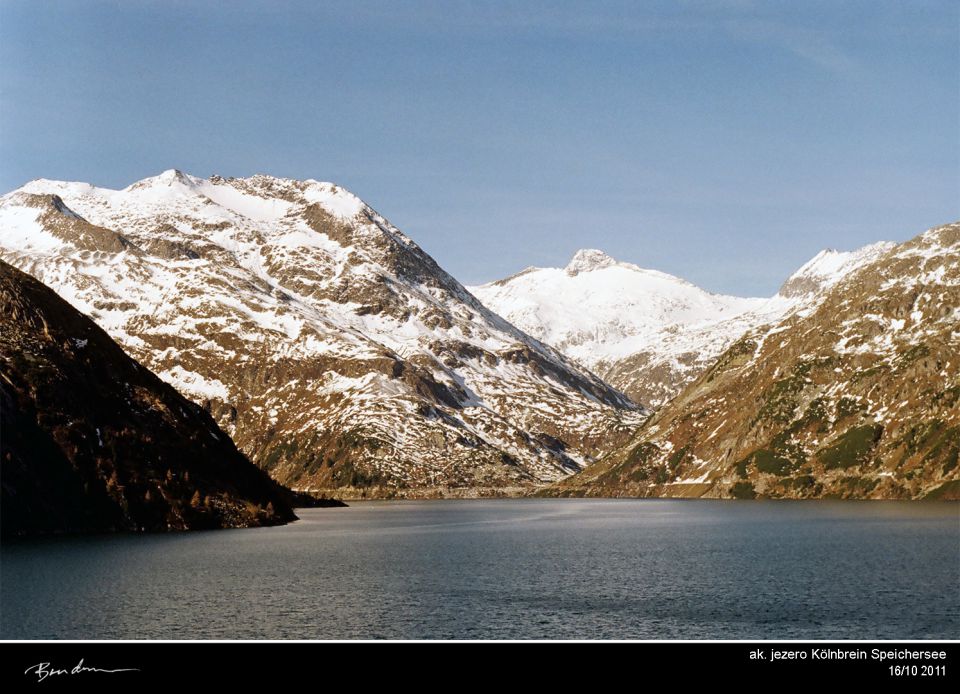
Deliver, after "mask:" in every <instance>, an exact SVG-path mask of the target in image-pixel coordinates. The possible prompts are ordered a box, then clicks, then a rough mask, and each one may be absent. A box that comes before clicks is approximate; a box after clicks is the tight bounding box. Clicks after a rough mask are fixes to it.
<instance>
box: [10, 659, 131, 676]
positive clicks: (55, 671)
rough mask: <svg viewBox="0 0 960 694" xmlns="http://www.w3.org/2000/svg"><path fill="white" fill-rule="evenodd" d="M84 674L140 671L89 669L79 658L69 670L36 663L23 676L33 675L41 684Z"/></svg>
mask: <svg viewBox="0 0 960 694" xmlns="http://www.w3.org/2000/svg"><path fill="white" fill-rule="evenodd" d="M85 672H100V673H105V674H108V675H112V674H115V673H118V672H140V670H138V669H137V668H133V667H126V668H117V669H116V670H104V669H103V668H98V667H89V666H87V665H84V664H83V658H81V659H80V662H79V663H77V664H76V665H74V666H73V667H72V668H71V669H69V670H64V669H62V668H55V667H51V666H50V663H37V664H36V665H31V666H30V667H28V668H27V669H26V670H24V671H23V674H24V675H29V674H34V675H36V676H37V682H43V681H44V680H45V679H47V678H48V677H54V676H56V675H82V674H83V673H85Z"/></svg>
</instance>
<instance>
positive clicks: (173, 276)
mask: <svg viewBox="0 0 960 694" xmlns="http://www.w3.org/2000/svg"><path fill="white" fill-rule="evenodd" d="M54 198H56V199H54ZM0 257H2V258H3V259H5V260H7V261H8V262H11V263H12V264H14V265H16V266H18V267H20V268H21V269H23V270H25V271H27V272H30V273H31V274H34V275H35V276H37V277H38V278H40V279H41V280H43V281H45V282H47V283H48V284H49V285H50V286H52V287H53V288H54V289H56V290H57V291H58V292H59V293H61V295H63V296H64V298H66V299H67V300H68V301H70V302H71V303H72V304H74V305H75V306H76V307H77V308H79V309H80V310H81V311H84V312H85V313H88V314H89V315H91V316H92V317H93V318H94V319H95V320H96V321H97V322H98V323H99V324H100V325H101V326H102V327H104V328H105V329H106V330H107V331H108V333H110V334H111V336H113V337H114V338H115V339H116V340H118V342H120V343H121V344H122V345H123V346H124V347H125V348H126V349H127V350H128V351H129V352H130V353H131V354H132V355H134V356H135V357H136V358H138V359H140V360H142V361H143V362H144V363H145V364H148V365H149V366H151V368H153V369H154V370H155V371H156V372H157V373H158V375H160V376H161V378H164V379H165V380H167V381H168V382H170V383H172V384H174V385H175V386H176V387H178V388H180V389H181V390H182V391H183V392H184V393H186V394H188V395H189V396H190V397H192V398H193V399H194V400H195V401H197V402H200V403H202V404H203V405H204V406H205V407H206V408H207V409H208V410H209V411H210V412H211V413H212V414H213V415H214V417H215V418H216V419H217V421H218V422H219V423H220V424H221V425H222V426H223V427H224V428H225V430H227V431H228V432H229V433H230V434H231V435H232V436H234V437H235V440H236V441H237V443H238V445H239V446H240V448H241V449H242V450H244V452H245V453H247V455H248V456H250V457H251V459H253V460H254V461H255V462H257V463H258V464H260V465H261V466H262V467H264V468H265V469H267V470H268V471H269V472H270V473H271V475H273V476H274V477H275V478H277V479H279V480H280V481H282V482H284V483H289V484H291V485H293V486H295V487H297V488H298V489H304V490H308V489H309V490H313V491H317V492H326V491H330V492H331V493H336V494H337V495H340V496H343V495H346V496H348V497H349V496H350V495H353V494H355V495H361V494H364V493H367V494H374V495H417V494H423V493H441V494H447V493H454V494H455V493H459V492H457V491H456V490H463V493H473V492H471V491H470V490H471V489H474V490H475V489H477V488H484V489H487V490H488V491H489V493H501V492H503V491H504V490H506V489H512V488H523V487H527V486H531V485H536V484H540V483H543V482H547V481H555V480H556V479H559V478H561V477H563V476H566V475H568V474H570V473H571V472H574V471H576V470H578V469H581V468H582V467H584V466H585V465H587V464H589V462H590V461H591V460H593V459H594V458H595V457H596V456H598V455H599V454H600V453H602V451H603V450H604V449H605V447H606V446H608V445H612V442H615V441H617V440H623V439H625V438H626V437H627V436H629V432H630V431H631V430H632V428H633V427H634V426H635V425H636V424H637V423H638V422H639V421H642V419H643V418H644V417H645V413H644V411H643V410H642V409H641V408H638V407H637V406H636V405H635V404H633V403H632V402H631V401H630V400H629V399H628V398H627V397H625V396H624V395H623V394H621V393H619V392H618V391H616V390H615V389H613V388H612V387H610V386H609V385H607V384H606V383H604V382H603V381H602V380H600V379H599V378H598V377H596V376H595V375H593V374H592V373H590V372H589V371H588V370H586V369H584V368H582V367H580V366H579V365H577V364H575V363H574V362H572V361H571V360H570V359H568V358H567V357H565V356H563V355H562V354H560V353H559V352H557V351H556V350H554V349H553V348H551V347H549V346H547V345H546V344H544V343H542V342H541V341H538V340H535V339H534V338H531V337H530V336H528V335H526V334H525V333H523V332H522V331H520V330H519V329H517V328H516V327H514V326H513V325H512V324H510V323H509V322H507V321H506V320H504V319H503V318H501V317H500V316H498V315H496V314H495V313H493V312H491V311H490V310H489V309H487V308H486V307H484V306H483V305H482V304H481V303H480V302H479V301H478V300H477V299H476V298H475V297H473V296H472V295H471V294H470V293H469V292H468V291H467V290H466V289H465V288H464V287H463V286H462V285H460V284H459V282H457V281H456V280H455V279H454V278H453V277H452V276H450V275H449V274H448V273H446V272H445V271H444V270H443V269H442V268H440V267H439V266H438V265H437V264H436V262H435V261H434V260H433V259H432V258H430V256H429V255H427V254H426V253H425V252H423V251H422V249H420V248H419V246H417V245H416V244H415V243H414V242H413V241H412V239H410V238H409V237H407V236H406V235H404V234H403V233H402V232H400V230H399V229H397V228H396V227H394V226H393V225H391V224H390V223H389V222H388V221H387V220H386V218H384V217H383V216H382V215H380V214H379V213H378V212H376V211H375V210H373V208H371V207H369V206H368V205H366V204H365V203H364V202H363V201H362V200H361V199H360V198H359V197H357V196H355V195H353V194H352V193H350V192H349V191H347V190H346V189H344V188H342V187H340V186H336V185H335V184H330V183H321V182H317V181H314V180H312V179H310V180H307V181H296V180H293V179H280V178H274V177H271V176H266V175H257V176H253V177H249V178H245V179H238V178H223V177H220V176H212V177H210V178H209V179H200V178H196V177H193V176H190V175H189V174H185V173H183V172H180V171H177V170H168V171H166V172H164V173H162V174H160V175H159V176H154V177H150V178H147V179H144V180H142V181H138V182H136V183H133V184H131V185H130V186H127V187H126V188H124V189H122V190H111V189H104V188H97V187H95V186H91V185H89V184H85V183H72V182H58V181H49V180H45V179H38V180H35V181H31V182H30V183H28V184H27V185H25V186H23V187H22V188H20V189H18V190H16V191H13V192H11V193H8V194H7V195H4V196H3V197H2V198H0ZM428 489H429V490H434V491H433V492H427V491H424V490H428Z"/></svg>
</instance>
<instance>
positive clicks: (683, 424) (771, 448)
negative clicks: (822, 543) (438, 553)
mask: <svg viewBox="0 0 960 694" xmlns="http://www.w3.org/2000/svg"><path fill="white" fill-rule="evenodd" d="M825 260H826V261H827V263H828V264H829V263H830V262H832V261H835V260H837V259H836V258H833V259H831V258H825V259H824V258H821V259H820V262H821V263H823V262H824V261H825ZM812 288H814V287H813V284H811V283H808V282H804V281H803V278H802V277H801V278H798V281H794V282H792V283H788V285H787V286H785V288H784V291H785V292H788V293H789V292H796V293H799V294H803V295H806V294H808V293H809V292H810V291H811V289H812ZM818 291H821V290H819V289H818ZM958 452H960V223H955V224H948V225H946V226H943V227H939V228H936V229H932V230H930V231H928V232H926V233H924V234H922V235H921V236H919V237H917V238H915V239H913V240H912V241H909V242H907V243H904V244H901V245H896V246H893V245H889V246H886V247H885V248H884V249H883V250H882V251H881V252H880V253H879V255H878V256H877V257H876V258H875V259H874V260H873V262H870V263H868V264H866V265H864V266H862V267H860V268H859V269H857V270H854V271H852V272H850V273H848V274H845V275H844V276H843V277H842V278H840V279H839V280H838V281H835V282H834V283H833V284H832V286H831V287H829V288H828V289H826V290H823V291H822V297H821V299H820V301H819V302H818V303H817V305H816V307H815V308H808V309H805V310H797V311H793V312H789V313H788V314H787V315H786V316H785V317H784V318H783V319H781V320H780V321H778V322H777V323H775V324H774V325H772V326H763V327H757V328H753V329H751V330H750V331H748V332H747V333H746V334H745V335H743V336H741V337H740V338H739V339H738V340H737V341H736V342H735V343H734V344H733V345H732V346H731V347H729V348H728V349H727V350H726V351H725V352H724V353H723V355H722V356H721V357H720V358H719V360H717V362H716V363H715V364H714V365H713V366H712V367H711V368H710V369H709V370H708V371H707V372H705V373H704V374H703V375H701V376H700V378H699V379H697V380H696V381H695V382H694V383H692V384H691V385H690V386H688V387H687V388H686V389H684V390H683V391H682V392H681V394H680V395H679V396H677V397H676V398H675V399H674V400H673V401H671V402H670V403H669V404H668V405H667V406H665V407H664V408H662V409H661V410H660V411H659V412H657V413H656V414H655V415H654V416H653V417H652V418H651V419H650V420H649V422H648V423H647V424H646V425H644V426H643V427H642V428H641V429H640V431H639V433H638V435H637V436H636V437H635V438H634V439H633V440H632V441H631V442H630V443H629V444H627V445H626V446H623V447H621V448H620V449H618V450H617V451H616V452H615V453H613V454H611V455H609V456H607V457H606V458H604V459H603V460H602V461H600V462H598V463H597V464H596V465H594V466H593V467H591V468H590V469H588V470H587V471H585V472H584V473H581V474H580V475H577V476H575V477H573V478H570V479H568V480H565V481H564V482H562V483H561V484H560V485H558V486H557V487H556V488H554V489H553V490H552V493H556V494H586V495H599V496H712V497H740V498H743V497H754V496H764V497H823V496H838V497H844V498H923V497H932V498H960V481H958V480H960V468H958Z"/></svg>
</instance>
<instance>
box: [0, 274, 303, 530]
mask: <svg viewBox="0 0 960 694" xmlns="http://www.w3.org/2000/svg"><path fill="white" fill-rule="evenodd" d="M0 487H2V490H0V515H2V519H0V529H2V532H3V534H4V535H21V534H32V533H49V532H88V531H106V530H151V531H157V530H183V529H188V528H218V527H244V526H255V525H275V524H279V523H285V522H288V521H290V520H293V519H294V518H295V516H294V515H293V512H292V510H291V509H290V507H289V505H288V503H287V499H288V496H287V494H288V493H287V492H286V490H283V489H282V488H280V487H279V485H277V484H276V482H274V481H273V480H271V479H270V478H269V477H268V476H267V475H266V474H264V473H263V471H261V470H259V469H257V468H256V467H255V466H254V465H253V464H252V463H250V461H249V460H247V459H246V458H245V457H244V456H243V455H242V454H241V453H240V452H239V451H238V450H237V448H236V446H234V445H233V443H232V442H231V441H230V439H229V438H228V437H227V436H226V434H224V432H223V431H221V430H220V428H219V427H217V425H216V423H215V422H214V421H213V419H212V418H211V417H210V416H209V415H208V414H207V413H206V412H204V411H203V410H202V409H201V408H200V407H199V406H197V405H196V404H194V403H192V402H190V401H189V400H187V399H186V398H184V397H183V396H181V395H180V394H179V393H177V392H176V390H174V389H173V388H172V387H170V386H169V385H167V384H166V383H163V382H162V381H161V380H160V379H159V378H157V377H156V376H155V375H153V374H152V373H150V372H149V371H148V370H147V369H145V368H143V367H142V366H140V365H139V364H137V363H136V362H135V361H133V360H132V359H131V358H130V357H128V356H127V355H126V354H125V353H124V352H123V350H122V349H121V348H120V347H118V346H117V344H116V343H115V342H114V341H113V340H111V339H110V338H109V337H108V336H107V334H106V333H104V332H103V331H102V330H101V329H100V328H98V327H97V326H96V325H94V323H93V322H92V321H91V320H90V319H89V318H87V317H86V316H83V315H82V314H80V313H79V312H77V311H76V310H75V309H73V308H72V307H70V305H69V304H67V303H66V302H65V301H63V300H62V299H61V298H60V297H58V296H57V295H56V294H54V293H53V292H52V291H51V290H50V289H48V288H47V287H45V286H43V285H42V284H41V283H40V282H38V281H37V280H35V279H34V278H32V277H30V276H29V275H26V274H24V273H22V272H20V271H19V270H17V269H15V268H13V267H11V266H10V265H7V264H6V263H4V262H0Z"/></svg>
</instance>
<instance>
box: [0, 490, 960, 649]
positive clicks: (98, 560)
mask: <svg viewBox="0 0 960 694" xmlns="http://www.w3.org/2000/svg"><path fill="white" fill-rule="evenodd" d="M298 513H299V515H300V516H301V518H302V520H301V521H299V522H297V523H294V524H292V525H289V526H285V527H279V528H261V529H252V530H227V531H211V532H193V533H182V534H175V535H146V536H131V535H126V536H97V537H74V538H57V539H43V540H30V541H17V542H5V543H4V545H3V547H2V550H0V636H2V638H4V639H400V638H403V639H614V638H629V639H760V638H778V639H887V638H889V639H908V638H909V639H913V638H917V639H924V638H956V637H957V636H958V635H960V587H958V586H960V504H956V503H923V502H921V503H910V502H849V501H844V502H841V501H800V502H795V501H743V502H736V501H702V500H594V499H591V500H582V499H512V500H490V501H486V500H457V501H396V502H390V501H371V502H354V503H353V504H352V505H351V506H350V507H349V508H343V509H301V510H300V511H298Z"/></svg>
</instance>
